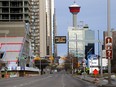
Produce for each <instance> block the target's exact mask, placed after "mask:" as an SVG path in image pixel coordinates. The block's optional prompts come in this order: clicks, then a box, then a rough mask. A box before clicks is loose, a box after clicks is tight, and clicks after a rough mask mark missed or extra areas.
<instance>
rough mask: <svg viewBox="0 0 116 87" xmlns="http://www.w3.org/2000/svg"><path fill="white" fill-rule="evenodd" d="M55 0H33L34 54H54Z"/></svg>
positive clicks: (32, 29) (32, 39)
mask: <svg viewBox="0 0 116 87" xmlns="http://www.w3.org/2000/svg"><path fill="white" fill-rule="evenodd" d="M53 13H54V0H31V19H32V20H31V47H32V54H33V55H38V56H40V57H45V56H47V55H52V30H53Z"/></svg>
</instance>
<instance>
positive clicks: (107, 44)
mask: <svg viewBox="0 0 116 87" xmlns="http://www.w3.org/2000/svg"><path fill="white" fill-rule="evenodd" d="M112 42H113V40H112V37H108V36H107V37H105V49H106V58H107V59H112V53H113V52H112Z"/></svg>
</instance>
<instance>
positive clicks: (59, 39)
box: [55, 36, 66, 44]
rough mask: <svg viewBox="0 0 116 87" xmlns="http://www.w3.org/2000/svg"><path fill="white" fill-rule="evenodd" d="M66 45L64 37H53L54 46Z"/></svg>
mask: <svg viewBox="0 0 116 87" xmlns="http://www.w3.org/2000/svg"><path fill="white" fill-rule="evenodd" d="M64 43H66V36H55V44H64Z"/></svg>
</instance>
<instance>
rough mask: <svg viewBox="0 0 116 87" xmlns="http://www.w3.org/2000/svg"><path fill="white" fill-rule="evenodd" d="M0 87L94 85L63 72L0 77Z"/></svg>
mask: <svg viewBox="0 0 116 87" xmlns="http://www.w3.org/2000/svg"><path fill="white" fill-rule="evenodd" d="M0 87H96V86H94V85H93V84H91V83H88V82H84V81H82V80H80V79H78V78H76V77H72V75H71V74H65V73H64V72H60V73H56V74H49V75H42V76H33V77H18V78H7V79H0Z"/></svg>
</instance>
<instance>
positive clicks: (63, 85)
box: [62, 75, 65, 87]
mask: <svg viewBox="0 0 116 87" xmlns="http://www.w3.org/2000/svg"><path fill="white" fill-rule="evenodd" d="M62 87H65V83H64V75H62Z"/></svg>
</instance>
